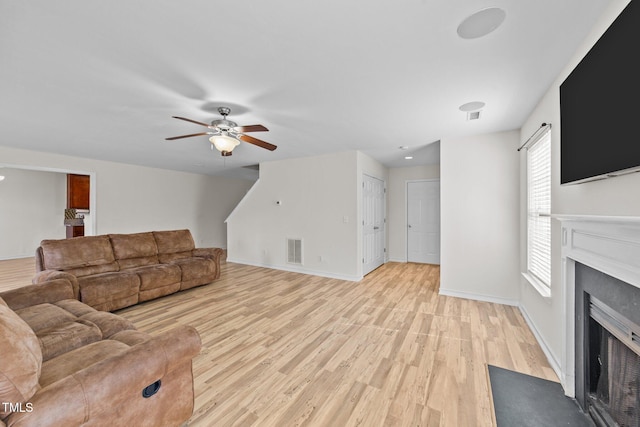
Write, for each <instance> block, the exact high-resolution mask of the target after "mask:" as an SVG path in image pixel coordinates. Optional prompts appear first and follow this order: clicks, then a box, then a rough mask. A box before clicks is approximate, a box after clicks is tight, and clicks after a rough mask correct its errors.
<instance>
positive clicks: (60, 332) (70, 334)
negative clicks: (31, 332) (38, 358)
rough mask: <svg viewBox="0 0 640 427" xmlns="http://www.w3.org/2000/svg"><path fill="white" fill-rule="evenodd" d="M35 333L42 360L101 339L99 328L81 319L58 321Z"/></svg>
mask: <svg viewBox="0 0 640 427" xmlns="http://www.w3.org/2000/svg"><path fill="white" fill-rule="evenodd" d="M36 335H37V336H38V341H39V342H40V348H41V349H42V360H43V361H47V360H49V359H52V358H54V357H56V356H59V355H61V354H64V353H67V352H69V351H71V350H75V349H76V348H80V347H83V346H85V345H87V344H91V343H92V342H96V341H100V340H101V339H102V332H101V331H100V328H98V326H97V325H95V324H94V323H92V322H89V321H88V320H83V319H76V320H75V321H72V322H63V323H59V324H57V325H54V326H51V327H49V328H46V329H43V330H41V331H38V332H37V334H36Z"/></svg>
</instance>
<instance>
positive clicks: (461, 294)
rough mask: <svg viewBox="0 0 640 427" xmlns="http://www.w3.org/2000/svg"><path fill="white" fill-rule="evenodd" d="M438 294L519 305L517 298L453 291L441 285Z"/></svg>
mask: <svg viewBox="0 0 640 427" xmlns="http://www.w3.org/2000/svg"><path fill="white" fill-rule="evenodd" d="M438 294H439V295H444V296H447V297H456V298H464V299H470V300H475V301H484V302H492V303H495V304H502V305H510V306H512V307H517V306H519V305H520V303H519V301H518V300H513V299H507V298H501V297H496V296H493V295H482V294H474V293H471V292H464V291H453V290H449V289H443V288H442V287H441V288H440V291H439V292H438Z"/></svg>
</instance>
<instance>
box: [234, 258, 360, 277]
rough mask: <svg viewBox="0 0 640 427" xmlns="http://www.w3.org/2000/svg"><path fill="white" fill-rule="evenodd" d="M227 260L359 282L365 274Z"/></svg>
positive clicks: (235, 259)
mask: <svg viewBox="0 0 640 427" xmlns="http://www.w3.org/2000/svg"><path fill="white" fill-rule="evenodd" d="M227 262H232V263H235V264H244V265H251V266H253V267H263V268H269V269H272V270H279V271H289V272H291V273H300V274H308V275H311V276H320V277H327V278H329V279H338V280H345V281H349V282H359V281H361V280H362V278H363V276H351V275H346V274H334V273H327V272H324V271H316V270H309V269H307V268H296V267H292V266H282V265H270V264H263V263H258V262H252V261H246V260H242V259H237V258H227Z"/></svg>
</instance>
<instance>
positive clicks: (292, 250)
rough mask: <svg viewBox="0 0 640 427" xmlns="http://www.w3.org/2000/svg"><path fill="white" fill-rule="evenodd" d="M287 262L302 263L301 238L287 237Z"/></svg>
mask: <svg viewBox="0 0 640 427" xmlns="http://www.w3.org/2000/svg"><path fill="white" fill-rule="evenodd" d="M287 262H288V263H289V264H298V265H302V239H287Z"/></svg>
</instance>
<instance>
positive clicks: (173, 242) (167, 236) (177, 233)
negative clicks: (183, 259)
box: [153, 230, 196, 262]
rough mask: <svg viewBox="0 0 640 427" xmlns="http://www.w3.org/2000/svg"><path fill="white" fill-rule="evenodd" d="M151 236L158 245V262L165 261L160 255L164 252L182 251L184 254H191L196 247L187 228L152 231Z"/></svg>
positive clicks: (175, 252)
mask: <svg viewBox="0 0 640 427" xmlns="http://www.w3.org/2000/svg"><path fill="white" fill-rule="evenodd" d="M153 237H154V238H155V240H156V244H157V245H158V258H159V259H160V262H165V261H163V259H162V256H163V255H166V254H179V253H184V254H185V256H191V252H192V251H193V250H194V249H195V247H196V245H195V243H194V241H193V237H192V236H191V232H190V231H189V230H170V231H154V232H153Z"/></svg>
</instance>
